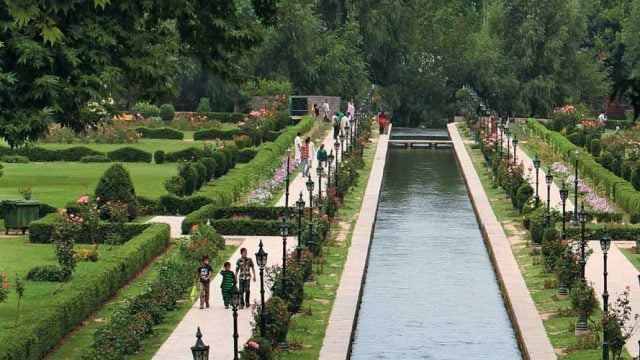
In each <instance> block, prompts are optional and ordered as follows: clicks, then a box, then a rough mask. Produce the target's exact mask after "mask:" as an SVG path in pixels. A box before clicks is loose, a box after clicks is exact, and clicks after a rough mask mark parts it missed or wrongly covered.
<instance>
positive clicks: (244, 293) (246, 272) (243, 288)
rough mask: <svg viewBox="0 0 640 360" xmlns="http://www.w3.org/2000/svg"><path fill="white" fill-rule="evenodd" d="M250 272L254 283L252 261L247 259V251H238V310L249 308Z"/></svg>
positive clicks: (254, 268)
mask: <svg viewBox="0 0 640 360" xmlns="http://www.w3.org/2000/svg"><path fill="white" fill-rule="evenodd" d="M251 272H253V281H254V282H255V281H256V267H255V266H253V260H251V258H250V257H247V249H246V248H242V249H240V259H238V261H237V262H236V281H237V282H238V285H240V289H239V290H240V309H242V308H244V307H245V306H246V307H247V308H248V307H249V306H251V301H250V294H251Z"/></svg>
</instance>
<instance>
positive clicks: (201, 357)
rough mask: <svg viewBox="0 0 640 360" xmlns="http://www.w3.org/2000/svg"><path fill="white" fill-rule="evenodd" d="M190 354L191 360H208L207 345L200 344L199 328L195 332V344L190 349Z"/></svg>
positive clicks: (200, 334)
mask: <svg viewBox="0 0 640 360" xmlns="http://www.w3.org/2000/svg"><path fill="white" fill-rule="evenodd" d="M191 354H193V360H209V345H205V344H204V343H203V342H202V333H201V332H200V326H198V331H196V344H195V345H193V346H192V347H191Z"/></svg>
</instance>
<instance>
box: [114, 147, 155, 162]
mask: <svg viewBox="0 0 640 360" xmlns="http://www.w3.org/2000/svg"><path fill="white" fill-rule="evenodd" d="M107 156H108V157H109V159H111V160H113V161H122V162H144V163H148V162H151V153H148V152H146V151H144V150H140V149H136V148H133V147H123V148H120V149H117V150H113V151H109V152H108V153H107Z"/></svg>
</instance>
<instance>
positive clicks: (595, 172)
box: [528, 119, 640, 214]
mask: <svg viewBox="0 0 640 360" xmlns="http://www.w3.org/2000/svg"><path fill="white" fill-rule="evenodd" d="M528 125H529V127H530V128H531V129H532V131H533V133H534V134H536V135H538V136H540V137H541V138H543V139H544V140H545V141H546V142H547V143H548V144H549V145H550V146H551V147H552V148H553V149H554V150H555V151H556V152H557V153H559V154H560V155H561V156H562V157H563V158H564V159H565V160H566V161H568V162H573V161H574V160H573V159H575V152H576V150H580V154H579V156H578V160H579V162H578V167H579V170H580V172H581V173H582V175H583V176H586V177H588V178H590V179H591V180H592V182H593V183H594V185H595V186H601V187H602V188H603V189H604V190H605V192H606V195H607V196H608V197H609V198H610V199H613V201H614V202H615V203H616V204H618V206H620V207H621V208H622V209H624V210H625V211H627V212H628V213H630V214H638V213H640V192H638V191H636V189H635V188H634V187H633V185H631V183H629V182H628V181H626V180H624V179H622V178H620V177H618V176H617V175H615V174H614V173H612V172H611V171H609V170H607V169H606V168H605V167H604V166H602V165H600V163H598V162H597V161H596V160H595V159H594V158H593V156H591V154H589V153H588V152H586V151H585V150H584V149H583V148H580V147H578V146H576V145H574V144H572V143H571V141H569V140H568V139H567V138H565V137H564V136H562V134H560V133H559V132H556V131H551V130H549V129H547V128H546V127H545V126H544V125H543V124H541V123H540V122H538V121H537V120H533V119H529V121H528Z"/></svg>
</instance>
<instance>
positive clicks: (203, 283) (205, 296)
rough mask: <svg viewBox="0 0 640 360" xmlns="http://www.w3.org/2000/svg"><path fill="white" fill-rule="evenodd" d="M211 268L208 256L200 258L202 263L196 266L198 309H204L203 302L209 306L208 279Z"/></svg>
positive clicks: (209, 278)
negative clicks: (198, 292) (198, 286)
mask: <svg viewBox="0 0 640 360" xmlns="http://www.w3.org/2000/svg"><path fill="white" fill-rule="evenodd" d="M212 272H213V269H212V268H211V266H209V257H208V256H206V255H205V256H204V257H203V258H202V265H201V266H200V267H199V268H198V278H199V279H200V281H199V282H198V284H199V285H200V309H204V306H205V304H206V305H207V307H209V280H211V273H212Z"/></svg>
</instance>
